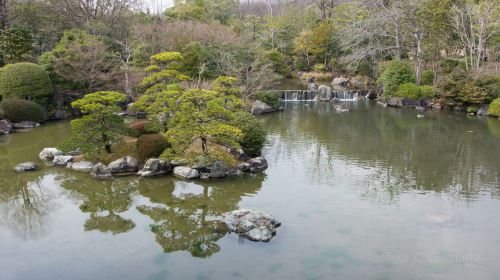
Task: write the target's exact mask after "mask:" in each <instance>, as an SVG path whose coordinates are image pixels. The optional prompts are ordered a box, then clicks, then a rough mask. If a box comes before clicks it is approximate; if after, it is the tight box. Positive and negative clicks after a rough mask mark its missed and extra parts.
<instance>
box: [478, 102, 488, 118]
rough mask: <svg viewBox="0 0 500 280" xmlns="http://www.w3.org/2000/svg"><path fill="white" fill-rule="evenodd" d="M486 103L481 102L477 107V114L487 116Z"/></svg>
mask: <svg viewBox="0 0 500 280" xmlns="http://www.w3.org/2000/svg"><path fill="white" fill-rule="evenodd" d="M488 108H489V105H488V104H482V105H481V107H479V110H477V113H476V114H477V115H478V116H487V115H488Z"/></svg>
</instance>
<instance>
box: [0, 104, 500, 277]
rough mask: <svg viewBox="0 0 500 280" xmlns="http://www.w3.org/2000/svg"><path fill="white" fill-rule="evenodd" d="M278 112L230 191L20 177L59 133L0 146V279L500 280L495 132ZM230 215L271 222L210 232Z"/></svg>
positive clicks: (392, 115)
mask: <svg viewBox="0 0 500 280" xmlns="http://www.w3.org/2000/svg"><path fill="white" fill-rule="evenodd" d="M285 105H286V106H285V107H286V108H285V111H284V112H282V113H276V114H271V115H267V116H264V117H263V118H262V122H263V123H264V124H265V127H266V128H267V129H268V131H269V136H268V142H267V144H266V147H265V150H264V155H265V157H266V158H267V159H268V161H269V165H270V167H269V169H268V170H267V171H266V172H265V174H261V175H256V176H251V175H246V176H244V177H242V178H238V179H224V180H210V181H195V182H187V181H182V180H177V179H173V178H170V177H168V178H160V179H153V180H144V179H139V178H135V177H129V178H122V179H119V180H117V181H113V182H100V181H94V180H92V179H90V178H89V176H88V175H86V174H79V173H76V172H72V171H68V170H65V169H63V168H59V169H57V168H49V167H43V168H42V169H41V170H40V171H37V172H34V173H26V174H16V173H15V172H14V171H13V170H12V168H13V167H14V166H15V165H16V164H17V163H20V162H23V161H28V160H34V159H35V158H37V154H38V152H39V151H40V150H41V149H42V148H43V147H47V146H56V145H58V144H59V143H61V142H62V141H63V140H64V139H65V138H66V137H68V135H69V134H70V131H69V127H68V124H67V123H65V122H60V123H51V124H47V125H44V126H43V127H41V128H37V129H34V130H32V131H29V132H23V133H16V134H14V135H11V136H8V137H2V138H0V176H1V177H0V279H2V280H10V279H219V280H220V279H498V275H499V274H500V266H499V265H498V264H499V259H500V121H498V120H495V119H488V118H484V119H480V118H477V117H468V116H466V115H464V114H454V113H446V112H436V113H434V112H425V113H424V114H425V118H423V119H417V117H416V115H417V112H416V111H415V110H404V109H392V108H382V107H380V106H378V105H377V104H374V103H371V102H358V103H354V102H353V103H349V104H348V105H349V106H350V107H351V112H349V113H343V114H337V113H336V112H335V110H334V107H333V105H332V104H329V103H294V102H287V103H286V104H285ZM38 163H39V164H40V165H43V163H41V162H38ZM238 208H250V209H258V210H263V211H266V212H269V213H271V214H272V215H274V216H275V217H277V218H278V219H279V220H281V221H282V222H283V226H282V227H280V228H279V229H278V234H277V236H276V237H275V238H274V239H273V240H271V242H269V243H254V242H250V241H247V240H242V239H239V238H238V236H236V235H235V234H230V233H227V232H226V231H225V230H224V229H223V228H220V226H218V225H217V223H215V222H214V220H216V219H217V218H218V217H219V216H220V215H221V214H222V213H224V212H226V211H231V210H235V209H238Z"/></svg>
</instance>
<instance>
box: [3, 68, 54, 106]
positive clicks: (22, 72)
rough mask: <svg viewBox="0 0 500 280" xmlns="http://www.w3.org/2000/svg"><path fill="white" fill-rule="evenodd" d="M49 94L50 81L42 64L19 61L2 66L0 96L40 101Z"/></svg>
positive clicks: (50, 89)
mask: <svg viewBox="0 0 500 280" xmlns="http://www.w3.org/2000/svg"><path fill="white" fill-rule="evenodd" d="M51 95H52V83H51V81H50V78H49V74H48V73H47V71H45V69H44V68H43V67H42V66H39V65H36V64H33V63H27V62H21V63H15V64H9V65H7V66H5V67H4V68H2V71H1V75H0V97H2V98H9V97H18V98H22V99H27V100H38V101H40V100H43V99H46V98H48V97H50V96H51Z"/></svg>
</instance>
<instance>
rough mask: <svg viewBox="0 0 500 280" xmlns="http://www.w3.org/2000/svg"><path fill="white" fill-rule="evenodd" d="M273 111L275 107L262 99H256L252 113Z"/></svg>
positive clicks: (260, 113)
mask: <svg viewBox="0 0 500 280" xmlns="http://www.w3.org/2000/svg"><path fill="white" fill-rule="evenodd" d="M271 112H274V109H273V108H272V107H271V106H269V105H267V104H266V103H264V102H262V101H260V100H255V102H254V103H253V105H252V114H254V115H262V114H266V113H271Z"/></svg>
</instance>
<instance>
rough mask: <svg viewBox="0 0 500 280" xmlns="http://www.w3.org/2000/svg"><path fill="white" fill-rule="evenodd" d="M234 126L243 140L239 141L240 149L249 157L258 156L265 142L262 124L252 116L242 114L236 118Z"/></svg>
mask: <svg viewBox="0 0 500 280" xmlns="http://www.w3.org/2000/svg"><path fill="white" fill-rule="evenodd" d="M234 125H235V126H236V127H238V128H239V129H241V130H242V132H243V138H242V139H241V140H240V141H239V144H240V145H241V148H242V149H243V150H244V151H245V152H246V153H247V154H249V155H251V156H256V155H260V152H261V150H262V147H264V143H265V142H266V131H265V130H264V127H263V126H262V123H261V122H260V121H259V120H258V119H257V118H255V117H254V116H253V115H251V114H249V113H246V112H242V113H239V114H238V115H237V116H236V118H235V120H234Z"/></svg>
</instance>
